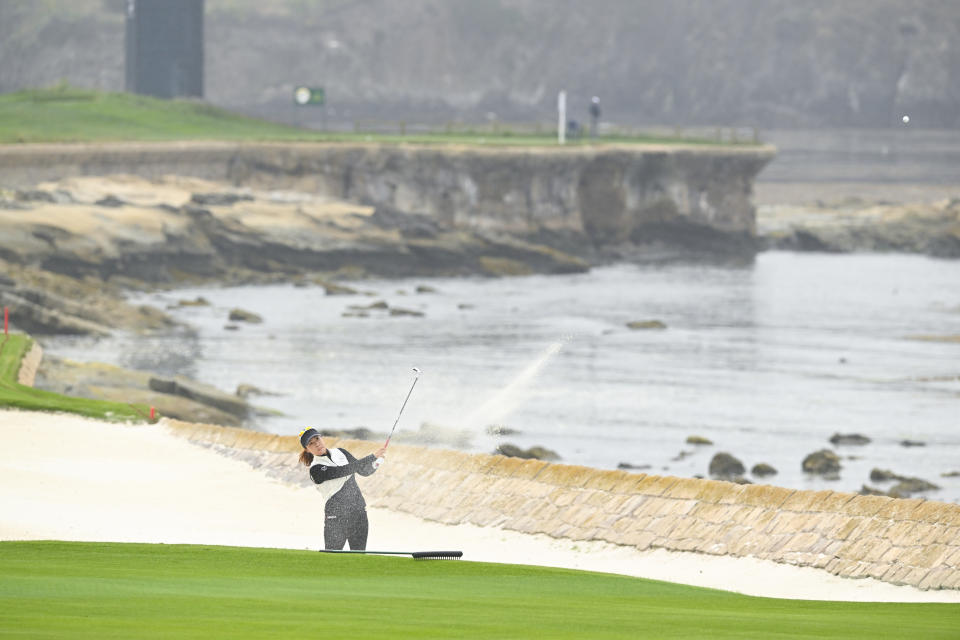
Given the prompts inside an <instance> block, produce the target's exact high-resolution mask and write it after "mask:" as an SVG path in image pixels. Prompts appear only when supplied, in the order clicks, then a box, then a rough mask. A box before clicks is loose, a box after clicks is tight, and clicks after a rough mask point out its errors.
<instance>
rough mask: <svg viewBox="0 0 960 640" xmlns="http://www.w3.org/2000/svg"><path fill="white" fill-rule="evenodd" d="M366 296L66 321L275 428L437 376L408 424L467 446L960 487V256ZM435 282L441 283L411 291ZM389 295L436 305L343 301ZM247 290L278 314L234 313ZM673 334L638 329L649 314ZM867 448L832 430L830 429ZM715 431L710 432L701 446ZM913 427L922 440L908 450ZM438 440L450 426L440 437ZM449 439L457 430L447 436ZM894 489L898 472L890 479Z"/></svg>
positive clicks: (100, 354)
mask: <svg viewBox="0 0 960 640" xmlns="http://www.w3.org/2000/svg"><path fill="white" fill-rule="evenodd" d="M350 284H352V286H354V287H356V288H357V289H359V290H362V291H365V292H370V293H372V294H373V295H372V296H370V297H361V296H326V295H324V291H323V290H322V289H319V288H308V289H303V288H295V287H292V286H269V287H248V288H199V289H189V290H179V291H176V292H172V293H163V294H151V295H149V296H144V297H142V298H139V299H138V300H137V301H138V302H146V303H151V304H155V305H158V306H166V305H169V304H173V303H175V302H176V301H177V300H181V299H192V298H193V297H195V296H203V297H205V298H207V299H208V300H210V301H211V302H212V306H210V307H184V308H179V309H176V310H173V311H172V313H174V314H175V315H176V316H177V317H178V318H179V319H181V320H183V321H184V322H187V323H189V324H191V325H193V326H194V327H196V328H197V334H196V336H195V337H183V336H161V337H151V338H134V337H130V336H120V337H117V338H111V339H109V340H105V341H99V342H91V341H89V340H69V339H57V340H55V341H50V342H49V343H47V344H46V346H47V349H48V350H49V351H50V352H52V353H54V354H58V355H63V356H66V357H72V358H78V359H85V360H100V361H107V362H114V363H116V364H120V365H123V366H127V367H133V368H142V369H148V370H152V371H157V372H159V373H165V374H173V373H182V374H185V375H189V376H191V377H194V378H196V379H198V380H201V381H203V382H206V383H210V384H214V385H216V386H218V387H220V388H222V389H225V390H231V391H232V390H233V389H234V388H235V387H236V386H237V385H238V384H241V383H248V384H254V385H256V386H258V387H260V388H262V389H265V390H270V391H275V392H278V393H280V394H282V395H278V396H264V397H258V398H255V399H254V401H255V403H256V404H259V405H261V406H264V407H269V408H273V409H277V410H280V411H282V412H284V414H285V416H283V417H276V418H269V419H263V420H260V421H259V425H258V426H259V427H260V428H262V429H265V430H267V431H272V432H276V433H283V434H295V433H297V431H299V429H301V428H302V427H303V426H305V425H313V426H318V427H324V426H328V427H332V428H353V427H357V426H367V427H370V428H372V429H374V430H377V431H381V432H385V431H387V430H389V428H390V426H391V425H392V424H393V422H394V420H395V419H396V417H397V412H398V411H399V409H400V405H401V403H402V402H403V399H404V397H405V395H406V393H407V390H408V389H409V387H410V384H411V383H412V381H413V375H412V372H411V368H412V367H414V366H416V367H419V368H420V369H422V370H423V372H424V373H423V375H422V376H421V377H420V379H419V381H418V382H417V386H416V388H415V390H414V393H413V395H412V396H411V398H410V402H409V404H408V405H407V407H406V409H405V411H404V414H403V416H402V418H401V420H400V424H399V426H398V431H399V432H401V436H403V435H404V434H403V432H407V437H409V432H413V431H417V430H418V429H420V427H421V425H422V424H424V423H429V424H431V425H438V426H439V427H441V428H442V429H444V430H445V432H448V433H450V434H453V435H455V436H457V437H458V440H459V441H460V444H459V446H460V447H462V448H465V449H468V450H475V451H491V450H492V448H493V447H494V446H495V444H496V442H497V441H498V439H497V438H495V437H493V436H489V435H487V433H486V430H487V427H488V426H489V425H502V426H505V427H507V428H510V429H514V430H517V431H518V432H519V433H516V434H510V435H507V436H501V437H500V439H499V441H504V442H510V443H514V444H517V445H520V446H523V447H528V446H532V445H542V446H545V447H548V448H550V449H553V450H555V451H556V452H557V453H558V454H559V455H560V456H561V458H562V461H563V462H566V463H574V464H583V465H588V466H593V467H601V468H613V467H616V466H617V465H618V463H621V462H627V463H631V464H634V465H650V471H649V472H652V473H669V474H674V475H681V476H692V475H697V474H700V475H705V474H706V472H707V467H708V464H709V461H710V458H711V457H712V455H713V454H714V453H716V452H717V451H726V452H729V453H732V454H734V455H735V456H737V457H738V458H740V459H741V460H742V461H743V462H744V464H745V465H746V466H747V469H748V470H749V469H750V467H752V466H753V465H754V464H756V463H759V462H766V463H768V464H771V465H773V466H774V467H775V468H777V469H778V470H779V474H778V475H777V476H774V477H773V478H772V479H769V480H767V481H766V482H768V483H772V484H778V485H781V486H788V487H795V488H818V489H819V488H831V489H835V490H843V491H855V490H859V489H860V488H861V486H862V485H863V484H865V483H866V484H875V483H871V482H870V481H869V473H870V470H871V469H872V468H874V467H879V468H883V469H890V470H893V471H894V472H896V473H899V474H902V475H910V476H920V477H922V478H925V479H927V480H930V481H932V482H935V483H937V484H940V485H941V486H942V487H943V489H942V490H941V491H938V492H932V493H929V494H927V495H928V497H930V498H932V499H938V500H947V501H956V502H960V478H945V477H941V473H945V472H949V471H960V343H956V342H952V343H951V342H933V341H923V340H917V339H913V338H914V337H916V336H925V335H939V336H943V335H953V336H956V335H960V262H957V261H943V260H935V259H930V258H925V257H916V256H903V255H823V254H793V253H780V252H770V253H764V254H761V255H760V256H759V257H758V259H757V260H756V262H755V263H754V264H753V265H751V266H748V267H741V268H729V267H717V266H690V265H670V266H635V265H618V266H611V267H606V268H599V269H595V270H593V271H592V272H591V273H588V274H582V275H569V276H532V277H522V278H508V279H492V280H490V279H417V280H400V281H396V280H393V281H364V282H357V283H350ZM417 285H429V286H430V287H432V288H434V289H435V290H436V291H435V292H434V293H421V294H418V293H416V292H415V290H416V287H417ZM378 300H384V301H386V302H387V303H388V304H389V305H390V306H391V307H403V308H407V309H414V310H417V311H421V312H423V313H424V314H425V316H424V317H391V316H389V315H387V314H385V313H383V312H380V313H377V312H371V314H370V317H367V318H349V317H343V315H342V314H343V312H344V311H345V310H347V307H348V306H349V305H367V304H370V303H372V302H375V301H378ZM233 307H241V308H244V309H247V310H250V311H253V312H256V313H258V314H260V315H261V316H262V317H263V319H264V322H263V324H259V325H247V324H244V325H242V326H241V327H240V329H239V330H236V331H228V330H225V329H224V326H225V325H226V324H228V323H227V320H226V317H227V313H228V310H229V309H231V308H233ZM653 319H655V320H660V321H662V322H663V323H665V324H666V325H667V328H666V329H665V330H631V329H629V328H627V326H626V323H628V322H630V321H634V320H653ZM838 432H839V433H854V432H856V433H861V434H864V435H866V436H868V437H870V438H871V439H872V441H873V442H872V443H871V444H869V445H866V446H845V447H843V446H841V447H832V446H831V445H830V443H829V441H828V439H829V438H830V436H831V435H832V434H834V433H838ZM690 435H699V436H703V437H706V438H709V439H710V440H712V441H713V442H714V443H715V444H714V446H707V447H694V446H692V445H687V444H686V443H685V440H686V438H687V437H688V436H690ZM905 439H909V440H914V441H919V442H923V443H925V444H926V446H922V447H903V446H901V445H900V444H899V443H900V442H901V441H902V440H905ZM440 444H442V442H441V443H440ZM445 446H449V445H445ZM822 448H833V449H834V450H836V451H837V452H838V453H839V454H840V455H841V456H842V457H843V458H844V460H843V467H844V468H843V470H842V471H841V478H840V479H839V480H833V481H829V480H823V479H819V478H811V477H807V476H806V475H805V474H803V473H802V471H801V461H802V460H803V458H804V456H805V455H806V454H808V453H810V452H812V451H815V450H818V449H822ZM877 486H881V487H887V486H889V485H877Z"/></svg>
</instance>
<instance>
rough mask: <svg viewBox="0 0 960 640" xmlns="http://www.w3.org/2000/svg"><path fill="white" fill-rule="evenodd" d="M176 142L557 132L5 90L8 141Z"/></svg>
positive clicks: (461, 139)
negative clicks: (330, 123) (336, 128)
mask: <svg viewBox="0 0 960 640" xmlns="http://www.w3.org/2000/svg"><path fill="white" fill-rule="evenodd" d="M303 108H305V109H309V108H314V107H303ZM178 140H226V141H230V140H248V141H302V142H380V143H401V142H405V143H423V144H463V145H511V146H541V147H542V146H556V134H555V133H553V132H544V133H543V134H542V135H535V134H532V133H527V134H521V133H514V132H511V131H509V130H508V129H506V128H504V129H502V130H500V131H498V132H490V131H487V132H470V131H465V132H454V131H449V132H438V133H410V134H406V135H401V134H383V133H363V132H356V133H353V132H348V133H344V132H337V133H334V132H323V131H316V130H312V129H302V128H298V127H292V126H288V125H283V124H278V123H274V122H268V121H266V120H259V119H256V118H248V117H245V116H241V115H238V114H236V113H231V112H229V111H227V110H225V109H221V108H218V107H214V106H212V105H209V104H206V103H204V102H199V101H194V100H161V99H157V98H151V97H148V96H142V95H135V94H130V93H107V92H101V91H91V90H87V89H77V88H73V87H69V86H57V87H53V88H49V89H31V90H26V91H18V92H15V93H7V94H0V143H3V144H9V143H31V142H33V143H37V142H112V141H139V142H149V141H154V142H156V141H178ZM600 141H601V142H603V143H618V144H624V143H626V144H705V145H716V144H724V145H729V144H731V143H729V142H726V143H720V142H717V141H711V140H704V139H692V138H691V139H687V138H670V137H658V136H652V135H651V136H604V137H603V138H602V139H600ZM596 142H597V141H594V140H591V139H589V137H586V138H581V139H579V140H570V141H569V142H568V144H570V145H578V144H595V143H596Z"/></svg>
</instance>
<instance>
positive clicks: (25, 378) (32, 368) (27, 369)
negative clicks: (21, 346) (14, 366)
mask: <svg viewBox="0 0 960 640" xmlns="http://www.w3.org/2000/svg"><path fill="white" fill-rule="evenodd" d="M42 361H43V349H41V348H40V345H39V344H37V342H36V341H34V343H33V346H32V347H30V350H29V351H27V353H25V354H24V356H23V358H22V359H21V360H20V369H19V370H18V371H17V382H18V383H19V384H22V385H24V386H26V387H32V386H33V383H34V381H35V380H36V378H37V369H39V368H40V362H42Z"/></svg>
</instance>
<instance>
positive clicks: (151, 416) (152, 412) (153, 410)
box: [150, 407, 157, 420]
mask: <svg viewBox="0 0 960 640" xmlns="http://www.w3.org/2000/svg"><path fill="white" fill-rule="evenodd" d="M156 414H157V410H156V409H154V408H153V407H150V419H151V420H153V419H154V416H155V415H156Z"/></svg>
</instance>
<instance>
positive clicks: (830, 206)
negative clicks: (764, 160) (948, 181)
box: [757, 198, 960, 258]
mask: <svg viewBox="0 0 960 640" xmlns="http://www.w3.org/2000/svg"><path fill="white" fill-rule="evenodd" d="M757 233H758V235H759V236H760V240H761V242H762V243H763V245H764V246H766V247H768V248H774V249H786V250H790V251H821V252H830V253H845V252H852V251H868V252H898V253H921V254H925V255H931V256H936V257H940V258H960V199H958V198H950V199H944V200H940V201H936V202H916V203H910V204H893V203H883V202H867V201H864V200H860V199H846V200H843V201H841V202H835V203H818V204H813V205H772V206H771V205H767V206H762V207H760V208H759V210H758V212H757Z"/></svg>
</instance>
